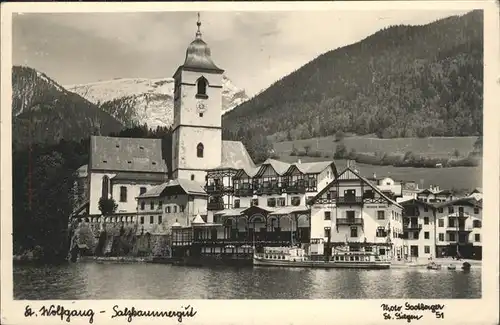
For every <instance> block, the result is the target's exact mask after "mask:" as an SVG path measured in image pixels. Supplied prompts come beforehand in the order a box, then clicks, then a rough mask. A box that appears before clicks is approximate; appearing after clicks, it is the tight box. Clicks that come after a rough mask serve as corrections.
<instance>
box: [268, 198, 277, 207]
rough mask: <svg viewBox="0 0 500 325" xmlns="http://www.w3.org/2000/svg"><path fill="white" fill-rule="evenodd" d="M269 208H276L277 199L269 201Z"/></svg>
mask: <svg viewBox="0 0 500 325" xmlns="http://www.w3.org/2000/svg"><path fill="white" fill-rule="evenodd" d="M267 206H268V207H275V206H276V199H275V198H270V199H267Z"/></svg>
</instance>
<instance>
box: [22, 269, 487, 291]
mask: <svg viewBox="0 0 500 325" xmlns="http://www.w3.org/2000/svg"><path fill="white" fill-rule="evenodd" d="M382 298H394V299H402V298H414V299H417V298H429V299H431V298H481V269H472V270H471V271H470V272H469V273H465V272H463V271H461V270H456V271H449V270H441V271H432V270H426V269H419V270H411V269H390V270H347V269H329V270H321V269H290V268H265V267H259V268H257V267H253V268H252V267H246V268H232V267H222V266H221V267H203V268H199V267H185V266H172V265H161V264H113V263H95V262H81V263H75V264H67V265H62V266H61V265H59V266H48V267H40V266H26V265H15V266H14V299H29V300H37V299H64V300H78V299H382Z"/></svg>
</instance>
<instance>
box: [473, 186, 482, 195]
mask: <svg viewBox="0 0 500 325" xmlns="http://www.w3.org/2000/svg"><path fill="white" fill-rule="evenodd" d="M474 193H481V194H482V193H483V188H481V187H476V188H475V189H474V190H473V191H472V192H470V194H474Z"/></svg>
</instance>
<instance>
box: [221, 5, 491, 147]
mask: <svg viewBox="0 0 500 325" xmlns="http://www.w3.org/2000/svg"><path fill="white" fill-rule="evenodd" d="M482 93H483V12H482V11H472V12H470V13H467V14H465V15H462V16H453V17H449V18H445V19H442V20H438V21H436V22H433V23H430V24H427V25H423V26H403V25H401V26H391V27H388V28H385V29H383V30H380V31H378V32H377V33H375V34H373V35H371V36H369V37H367V38H365V39H364V40H361V41H359V42H357V43H355V44H352V45H348V46H345V47H342V48H339V49H336V50H332V51H329V52H327V53H324V54H322V55H320V56H319V57H317V58H316V59H314V60H312V61H311V62H309V63H307V64H306V65H304V66H302V67H300V68H299V69H297V70H296V71H294V72H293V73H291V74H290V75H288V76H286V77H284V78H282V79H281V80H279V81H277V82H276V83H274V84H273V85H272V86H270V87H269V88H268V89H266V90H265V91H263V92H262V93H260V94H259V95H257V96H255V97H253V98H252V99H250V100H248V101H246V102H245V103H243V104H241V105H239V106H238V107H236V108H235V109H233V110H232V111H230V112H228V113H227V114H225V115H224V117H223V130H224V137H225V138H226V139H232V140H238V139H245V138H247V137H251V136H255V135H265V136H268V137H270V138H272V139H273V140H274V141H282V140H295V139H307V138H312V137H324V136H330V135H334V134H335V133H337V132H338V131H343V132H349V133H355V134H359V135H367V134H376V135H377V136H378V137H381V138H395V137H415V136H418V137H427V136H475V135H480V134H482V127H483V125H482V118H483V115H482V114H483V112H482V110H483V98H482Z"/></svg>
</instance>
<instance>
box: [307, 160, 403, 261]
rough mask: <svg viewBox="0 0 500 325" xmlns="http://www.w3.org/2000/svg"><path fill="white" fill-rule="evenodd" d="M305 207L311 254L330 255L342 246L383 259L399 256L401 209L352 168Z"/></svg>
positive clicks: (401, 233)
mask: <svg viewBox="0 0 500 325" xmlns="http://www.w3.org/2000/svg"><path fill="white" fill-rule="evenodd" d="M309 204H310V206H311V210H310V214H311V253H312V254H317V255H323V254H326V255H331V254H332V251H333V250H334V249H335V248H339V247H342V249H348V250H351V251H360V250H363V251H375V252H377V253H379V254H380V255H382V256H384V257H385V258H387V259H391V258H394V257H401V256H402V255H403V246H404V245H403V239H402V235H403V226H402V209H403V208H402V206H400V205H399V204H398V203H396V202H395V201H394V200H392V199H391V198H389V197H388V196H387V195H385V194H384V193H383V192H382V191H381V190H380V189H378V188H377V187H376V186H375V185H374V184H372V183H371V182H370V181H368V180H367V179H366V178H364V177H362V176H361V175H360V174H359V173H358V172H357V171H356V170H355V169H354V168H352V167H347V168H346V169H345V170H344V171H343V172H341V173H340V174H339V175H338V178H336V179H335V180H333V181H332V182H330V183H329V184H328V186H326V187H325V188H323V190H321V191H320V192H319V193H318V194H317V195H316V196H315V197H314V198H312V199H311V200H310V201H309Z"/></svg>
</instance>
